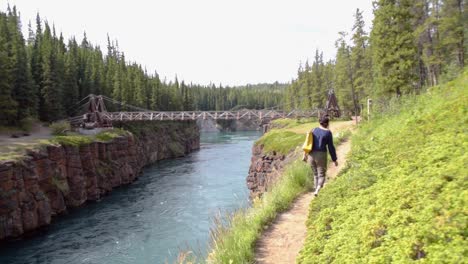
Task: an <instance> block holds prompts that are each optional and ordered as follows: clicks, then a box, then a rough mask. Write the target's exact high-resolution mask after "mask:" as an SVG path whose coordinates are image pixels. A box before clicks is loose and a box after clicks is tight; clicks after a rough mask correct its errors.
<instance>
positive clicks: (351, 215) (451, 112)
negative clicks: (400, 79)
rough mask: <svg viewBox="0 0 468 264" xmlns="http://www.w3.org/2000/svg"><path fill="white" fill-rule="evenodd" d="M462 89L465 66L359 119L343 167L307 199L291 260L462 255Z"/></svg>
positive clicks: (466, 89)
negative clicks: (303, 227) (301, 236)
mask: <svg viewBox="0 0 468 264" xmlns="http://www.w3.org/2000/svg"><path fill="white" fill-rule="evenodd" d="M467 95H468V71H465V72H464V73H463V74H461V75H460V76H459V77H458V78H457V79H455V80H454V81H451V82H449V83H446V84H444V85H440V86H437V87H432V88H429V89H428V91H427V92H425V93H423V94H421V95H414V96H413V95H405V96H403V97H402V98H401V99H399V100H398V101H394V102H393V104H389V105H388V106H387V108H386V109H384V110H385V111H382V112H381V113H375V114H374V116H373V119H372V120H371V121H370V122H368V123H365V124H363V126H362V127H361V128H360V129H359V131H358V132H357V133H356V135H355V136H353V148H352V153H353V154H352V156H351V157H350V160H349V164H350V166H348V168H347V169H346V170H345V172H344V173H342V174H341V175H340V177H339V178H337V179H336V180H335V181H333V182H331V183H330V184H329V185H328V186H327V188H324V189H323V191H322V192H321V194H320V195H319V196H318V198H317V199H314V202H313V203H312V204H311V206H310V210H309V216H308V220H307V238H306V241H305V243H304V248H303V249H302V251H301V253H300V255H299V257H298V258H297V262H298V263H327V262H334V263H346V262H349V260H353V262H354V263H411V262H415V261H419V262H421V263H464V262H466V256H467V253H468V251H467V248H468V243H467V233H466V230H468V229H467V228H468V226H467V223H468V213H467V204H468V195H467V190H468V188H467V168H466V164H468V154H467V153H468V144H467V142H468V134H467V131H466V127H467V124H468V118H467V113H466V112H467V108H468V104H467V102H468V100H467Z"/></svg>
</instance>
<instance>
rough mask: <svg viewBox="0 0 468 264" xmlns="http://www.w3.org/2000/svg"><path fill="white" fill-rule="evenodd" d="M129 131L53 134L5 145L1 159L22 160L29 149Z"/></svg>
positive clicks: (80, 142) (106, 137)
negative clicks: (48, 136) (45, 137)
mask: <svg viewBox="0 0 468 264" xmlns="http://www.w3.org/2000/svg"><path fill="white" fill-rule="evenodd" d="M128 134H129V132H128V131H126V130H123V129H119V128H114V129H110V130H105V131H102V132H100V133H98V134H96V135H80V134H77V133H68V134H66V135H57V136H53V137H52V138H50V139H37V140H35V141H31V142H25V143H21V142H18V143H15V144H11V146H9V145H6V146H3V149H2V151H0V161H5V160H9V161H15V160H20V159H21V158H23V157H24V156H25V154H26V153H27V152H28V151H31V150H39V149H41V148H44V147H46V146H47V145H57V144H60V145H66V146H75V147H79V146H82V145H86V144H90V143H91V142H93V141H102V142H106V141H110V140H112V139H114V138H116V137H120V136H124V135H128Z"/></svg>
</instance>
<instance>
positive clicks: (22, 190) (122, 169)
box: [0, 122, 200, 241]
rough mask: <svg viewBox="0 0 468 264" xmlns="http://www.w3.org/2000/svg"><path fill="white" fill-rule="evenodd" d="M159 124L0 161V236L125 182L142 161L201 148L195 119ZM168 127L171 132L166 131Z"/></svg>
mask: <svg viewBox="0 0 468 264" xmlns="http://www.w3.org/2000/svg"><path fill="white" fill-rule="evenodd" d="M167 130H171V131H164V126H161V125H159V127H158V129H157V130H156V131H152V129H151V126H148V127H147V128H145V129H143V130H140V131H139V133H138V135H134V134H129V135H128V136H122V137H117V138H114V139H112V140H111V141H109V142H98V141H95V142H92V143H90V144H85V145H81V146H69V145H49V146H46V147H45V148H43V149H38V150H34V151H30V152H28V153H27V155H26V156H25V157H24V158H23V159H21V160H19V161H3V162H0V241H2V240H5V239H10V238H17V237H20V236H22V235H24V234H26V233H29V232H32V231H34V230H37V229H39V228H41V227H44V226H47V225H49V224H50V223H51V221H52V219H53V218H54V217H56V216H58V215H60V214H63V213H64V212H66V211H67V209H70V208H75V207H79V206H82V205H84V204H85V203H86V202H88V201H96V200H99V199H100V198H101V197H103V196H104V195H106V194H108V193H109V192H111V191H112V189H114V188H116V187H119V186H122V185H126V184H130V183H132V182H133V181H135V180H136V179H137V177H138V176H139V174H140V173H141V171H142V168H143V167H144V166H146V165H149V164H152V163H154V162H156V161H159V160H163V159H169V158H176V157H180V156H184V155H185V154H188V153H190V152H192V151H194V150H197V149H199V148H200V136H199V130H198V128H197V126H196V124H195V123H194V122H191V123H188V122H186V123H181V125H177V124H171V125H170V127H169V128H167ZM169 132H170V133H169Z"/></svg>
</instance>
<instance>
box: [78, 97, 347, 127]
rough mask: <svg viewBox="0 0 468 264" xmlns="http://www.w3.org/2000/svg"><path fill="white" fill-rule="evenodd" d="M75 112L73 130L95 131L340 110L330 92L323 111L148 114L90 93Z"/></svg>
mask: <svg viewBox="0 0 468 264" xmlns="http://www.w3.org/2000/svg"><path fill="white" fill-rule="evenodd" d="M80 103H84V104H83V105H81V106H78V107H77V109H81V110H83V109H84V110H85V113H84V114H81V115H78V116H75V117H72V118H69V121H70V123H71V125H72V126H73V127H82V128H89V129H92V128H98V127H111V126H112V122H132V121H188V120H198V119H202V120H209V119H211V120H246V119H247V120H251V119H256V120H259V121H260V123H261V124H265V123H268V122H270V121H271V120H274V119H279V118H310V117H317V116H320V115H324V114H327V115H330V116H335V117H338V116H339V115H340V109H339V107H338V103H337V99H336V96H335V94H334V92H333V90H330V91H329V92H328V99H327V103H326V106H325V108H323V109H319V108H316V109H311V110H308V111H304V110H290V111H284V110H277V109H276V108H278V107H273V108H268V109H261V110H250V109H242V110H238V111H230V110H226V111H151V110H147V109H144V108H140V107H136V106H132V105H129V104H125V103H122V102H119V101H117V100H114V99H112V98H109V97H107V96H104V95H93V94H90V95H88V96H86V97H85V98H83V99H82V100H81V101H80V102H79V103H78V104H80ZM106 103H110V104H113V105H117V106H119V108H124V109H126V111H118V112H109V111H107V108H106ZM130 110H132V111H130Z"/></svg>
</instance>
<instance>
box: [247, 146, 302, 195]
mask: <svg viewBox="0 0 468 264" xmlns="http://www.w3.org/2000/svg"><path fill="white" fill-rule="evenodd" d="M295 156H296V155H295V153H294V152H293V153H290V154H288V155H283V154H279V153H276V152H275V151H273V152H271V153H265V152H264V150H263V146H262V145H254V146H253V148H252V158H251V162H250V168H249V174H248V176H247V187H248V188H249V190H250V197H251V198H255V197H258V196H261V195H262V194H263V193H264V192H266V191H268V190H270V189H271V187H272V185H273V183H274V182H275V181H276V180H277V179H278V178H279V177H280V176H281V173H282V170H283V168H284V167H285V165H286V164H288V163H289V162H290V161H291V160H292V159H293V158H294V157H295Z"/></svg>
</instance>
